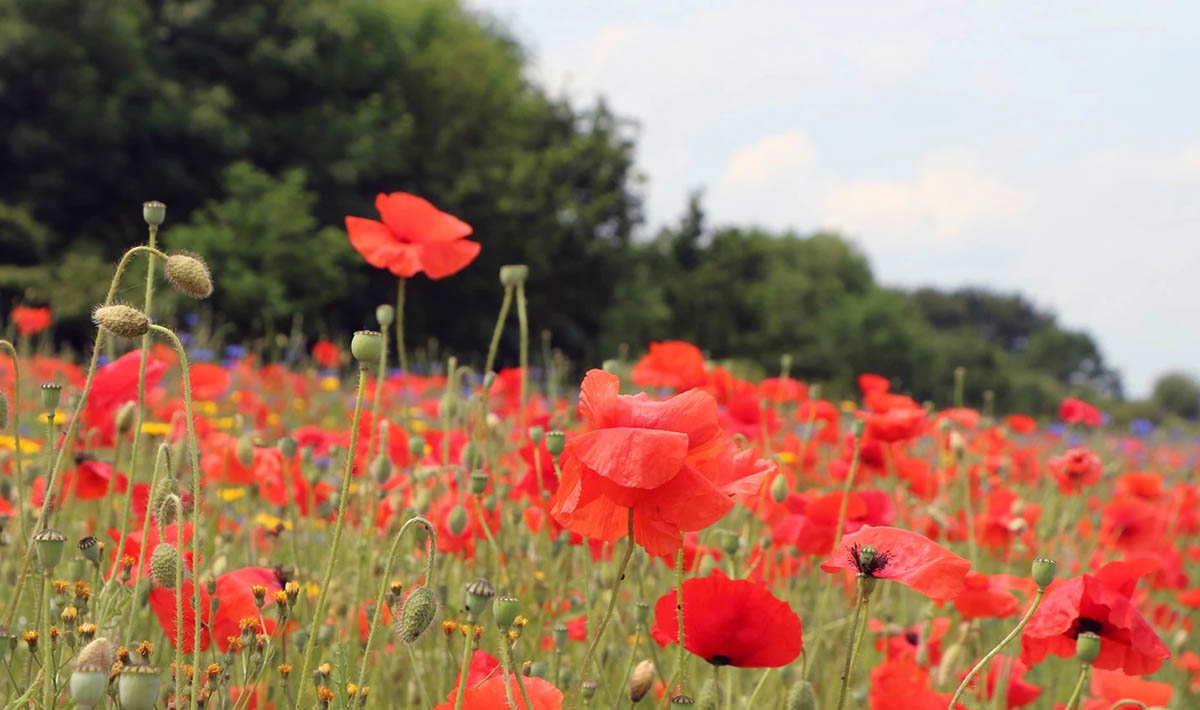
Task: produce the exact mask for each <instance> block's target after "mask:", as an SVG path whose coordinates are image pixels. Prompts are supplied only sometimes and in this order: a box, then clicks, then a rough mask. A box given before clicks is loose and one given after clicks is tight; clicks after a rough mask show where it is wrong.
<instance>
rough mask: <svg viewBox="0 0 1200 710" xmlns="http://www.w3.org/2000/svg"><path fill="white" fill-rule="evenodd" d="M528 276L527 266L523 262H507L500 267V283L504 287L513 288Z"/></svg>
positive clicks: (523, 281)
mask: <svg viewBox="0 0 1200 710" xmlns="http://www.w3.org/2000/svg"><path fill="white" fill-rule="evenodd" d="M528 278H529V267H528V266H526V265H524V264H508V265H506V266H501V267H500V283H501V285H503V286H504V288H513V287H514V286H520V285H521V284H523V283H525V280H526V279H528Z"/></svg>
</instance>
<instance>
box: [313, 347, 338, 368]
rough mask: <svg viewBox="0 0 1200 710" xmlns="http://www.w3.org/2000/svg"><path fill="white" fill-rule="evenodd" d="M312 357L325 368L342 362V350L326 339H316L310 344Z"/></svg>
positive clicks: (333, 366)
mask: <svg viewBox="0 0 1200 710" xmlns="http://www.w3.org/2000/svg"><path fill="white" fill-rule="evenodd" d="M312 358H313V360H315V361H316V363H317V364H318V365H320V366H321V367H323V368H325V369H326V370H332V369H333V368H335V367H337V366H338V365H340V364H342V350H341V348H339V347H338V346H337V345H334V344H333V343H332V342H330V341H328V340H318V341H317V342H315V343H313V346H312Z"/></svg>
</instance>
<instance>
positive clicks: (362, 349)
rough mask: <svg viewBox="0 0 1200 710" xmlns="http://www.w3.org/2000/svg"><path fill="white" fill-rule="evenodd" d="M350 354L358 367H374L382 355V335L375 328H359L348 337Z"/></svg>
mask: <svg viewBox="0 0 1200 710" xmlns="http://www.w3.org/2000/svg"><path fill="white" fill-rule="evenodd" d="M350 354H351V355H353V356H354V359H355V360H358V366H359V367H375V366H376V365H378V364H379V358H381V357H383V335H381V334H380V333H379V331H377V330H360V331H357V332H356V333H355V334H354V337H352V338H351V339H350Z"/></svg>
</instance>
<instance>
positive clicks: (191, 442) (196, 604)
mask: <svg viewBox="0 0 1200 710" xmlns="http://www.w3.org/2000/svg"><path fill="white" fill-rule="evenodd" d="M150 330H151V331H152V332H154V333H157V334H159V335H161V336H162V337H163V338H165V339H166V340H167V341H168V342H170V343H171V347H172V348H174V349H175V354H176V355H178V356H179V370H180V372H181V373H182V374H181V375H180V379H181V380H182V381H183V416H184V419H185V420H186V422H187V443H188V447H187V448H188V454H189V458H190V461H189V462H190V463H191V468H192V564H197V563H198V562H199V560H200V446H199V444H198V443H197V439H196V416H195V414H194V413H193V412H192V378H191V372H192V370H191V365H189V364H188V356H187V350H185V349H184V347H183V343H181V342H179V337H178V336H176V335H175V332H174V331H173V330H171V329H170V328H164V327H162V326H161V325H154V324H151V325H150ZM360 386H361V385H360ZM357 425H358V421H357V420H356V421H355V426H357ZM353 450H354V449H353V447H351V451H353ZM130 487H131V488H132V485H131V486H130ZM147 517H149V513H147ZM180 518H181V519H180V520H178V521H176V522H177V524H178V526H179V528H182V527H183V521H182V516H180ZM182 534H183V533H180V535H182ZM142 547H143V548H144V547H145V545H143V546H142ZM179 564H180V566H182V565H183V556H182V554H181V555H180V560H179ZM182 595H183V590H182V589H180V590H179V595H178V596H182ZM192 610H193V612H194V613H193V616H195V617H196V619H195V624H194V626H193V628H192V634H193V635H192V693H191V703H190V706H191V710H196V707H197V700H198V698H197V697H196V692H195V689H196V688H199V687H200V672H201V669H200V616H201V613H202V610H201V609H200V581H199V580H195V581H194V582H193V583H192ZM180 643H183V641H182V639H180Z"/></svg>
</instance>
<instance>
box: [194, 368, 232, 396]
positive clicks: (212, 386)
mask: <svg viewBox="0 0 1200 710" xmlns="http://www.w3.org/2000/svg"><path fill="white" fill-rule="evenodd" d="M188 374H189V379H190V380H191V385H192V398H193V399H216V398H217V397H220V396H221V395H222V394H225V390H227V389H229V381H230V377H229V371H228V370H226V369H225V368H223V367H221V366H220V365H214V364H212V363H209V362H201V363H197V364H195V365H192V366H191V367H190V368H188Z"/></svg>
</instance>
